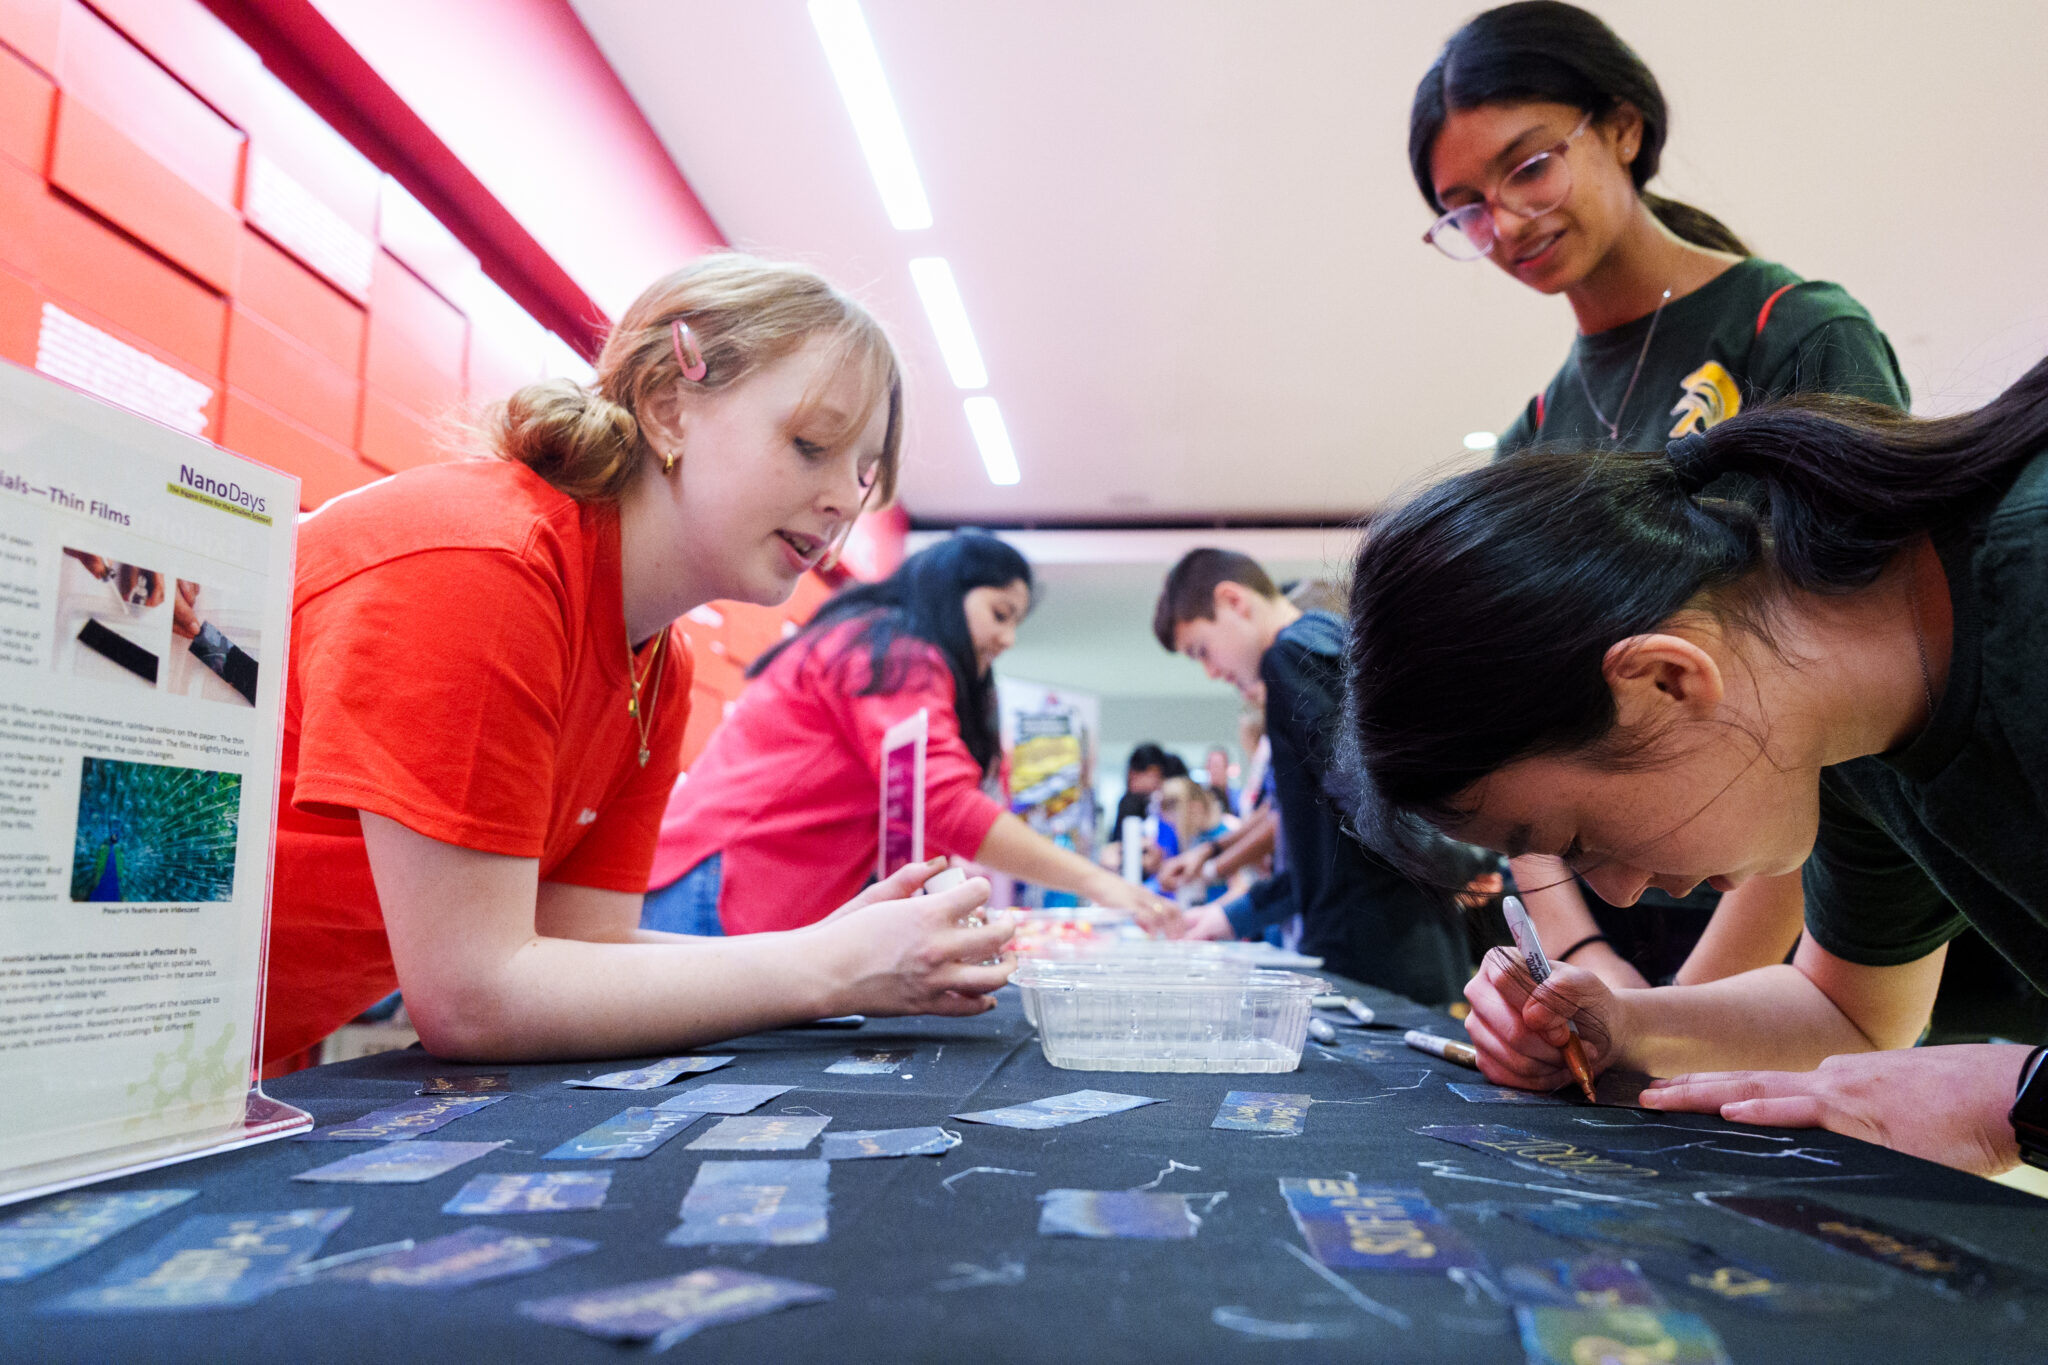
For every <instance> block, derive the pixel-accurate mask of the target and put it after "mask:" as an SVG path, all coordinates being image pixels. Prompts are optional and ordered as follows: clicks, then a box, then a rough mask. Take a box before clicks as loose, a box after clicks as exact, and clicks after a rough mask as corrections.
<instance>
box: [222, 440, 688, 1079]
mask: <svg viewBox="0 0 2048 1365" xmlns="http://www.w3.org/2000/svg"><path fill="white" fill-rule="evenodd" d="M666 655H667V657H666V659H665V660H664V661H663V663H662V667H661V670H660V673H661V677H660V692H659V694H658V696H657V697H656V700H655V703H654V708H653V713H652V717H651V721H652V724H651V729H650V732H649V748H650V749H652V751H653V755H654V756H653V758H652V759H651V760H650V761H649V762H648V764H647V766H646V767H644V768H643V767H641V766H640V764H639V761H638V751H639V747H640V741H639V734H638V731H637V729H636V727H635V724H634V720H633V717H632V716H631V715H630V714H628V712H627V710H626V701H627V698H628V697H629V696H630V695H631V684H630V681H629V678H628V676H627V672H626V668H627V661H626V626H625V614H624V607H623V604H622V601H621V597H620V584H619V519H618V513H617V511H616V509H614V508H611V507H608V506H591V505H584V504H580V503H577V502H576V501H574V500H573V499H571V498H569V497H567V496H565V495H564V494H562V493H560V492H557V491H556V490H555V489H554V488H553V487H551V486H550V485H549V484H548V483H547V482H546V481H545V480H543V479H541V478H540V477H539V476H538V475H536V474H534V473H533V472H532V471H531V470H529V469H527V468H526V467H525V466H523V465H517V464H511V463H507V462H504V461H499V460H470V461H460V462H455V463H450V464H440V465H431V466H427V467H424V468H421V469H415V470H411V471H409V472H407V473H404V474H399V475H396V476H395V477H392V478H389V479H384V480H382V481H380V482H378V483H374V484H371V485H370V486H369V487H367V488H363V489H360V490H358V491H356V492H354V493H349V494H346V495H344V496H342V497H339V498H336V499H334V500H333V501H332V502H329V503H328V504H327V505H326V506H325V507H323V508H321V509H320V510H319V511H318V512H316V513H314V514H312V515H311V516H308V517H307V518H306V519H305V522H304V523H303V525H302V527H301V529H300V531H299V550H298V573H297V581H296V587H295V590H294V593H293V619H292V641H291V670H290V672H289V674H288V675H287V682H286V691H285V728H284V754H283V762H282V767H283V773H282V778H281V787H280V792H279V800H278V837H277V868H276V873H275V877H274V882H273V886H272V895H271V919H270V965H269V983H268V990H267V995H266V1000H265V1015H264V1037H263V1051H264V1058H265V1061H266V1062H268V1061H271V1060H274V1059H277V1058H280V1057H287V1056H290V1055H291V1054H292V1053H295V1052H298V1051H300V1050H302V1049H304V1048H306V1047H309V1046H310V1045H312V1044H313V1043H315V1042H318V1041H319V1040H320V1039H322V1038H324V1037H326V1036H327V1035H328V1034H329V1033H332V1032H333V1031H334V1030H335V1029H336V1028H339V1027H340V1026H341V1025H342V1024H345V1023H347V1022H348V1021H349V1020H350V1019H352V1018H353V1017H355V1016H356V1015H357V1014H360V1013H361V1012H362V1011H363V1010H364V1009H366V1008H368V1007H369V1006H370V1005H372V1004H375V1003H376V1002H377V1001H378V1000H379V999H381V998H383V997H384V996H386V995H388V994H390V993H391V991H392V990H394V989H395V988H396V987H397V986H398V975H397V970H396V968H395V967H394V966H393V965H392V961H391V945H390V941H389V940H388V938H387V937H386V935H385V932H384V916H383V911H382V909H381V907H380V906H379V905H378V902H377V889H376V886H375V884H374V882H373V881H372V880H371V877H370V863H369V858H368V855H367V854H366V852H365V850H364V847H363V834H362V824H361V822H360V821H358V820H357V819H356V812H357V811H359V810H367V811H374V812H376V813H377V814H379V815H383V816H387V817H389V818H390V819H392V820H396V821H397V822H398V823H400V824H402V825H404V826H406V827H407V828H408V829H411V830H414V831H415V832H417V833H420V834H424V835H426V836H427V837H428V838H430V839H438V840H440V841H442V842H444V843H450V844H460V845H462V846H464V847H466V848H473V849H479V850H481V851H483V852H486V853H501V854H505V855H507V856H510V857H515V858H537V859H539V860H540V877H541V880H542V881H550V882H564V883H569V884H572V885H576V886H590V887H599V888H603V889H606V890H614V891H627V892H633V893H636V894H637V893H639V892H641V891H644V890H645V889H646V886H647V873H648V868H649V867H650V865H651V864H652V862H653V858H654V842H655V836H656V834H657V832H658V831H659V829H660V825H661V813H662V809H663V807H664V806H665V805H666V804H667V801H668V793H669V788H670V787H672V786H674V785H675V779H676V773H677V771H678V769H679V767H680V747H681V743H682V736H683V726H684V722H685V720H686V719H687V718H688V713H689V699H690V662H689V658H690V655H689V650H688V648H687V647H686V646H685V645H684V644H683V642H682V641H681V640H680V639H675V638H672V639H671V640H670V641H669V645H668V648H667V650H666ZM640 658H641V659H642V660H644V659H645V658H646V653H645V651H643V652H642V653H641V656H640ZM649 686H651V684H643V688H642V693H643V696H644V695H646V692H647V688H648V687H649Z"/></svg>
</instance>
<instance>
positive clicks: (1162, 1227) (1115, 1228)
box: [1038, 1190, 1202, 1241]
mask: <svg viewBox="0 0 2048 1365" xmlns="http://www.w3.org/2000/svg"><path fill="white" fill-rule="evenodd" d="M1038 1198H1039V1205H1038V1235H1039V1236H1041V1237H1137V1238H1143V1239H1147V1240H1151V1241H1180V1240H1184V1239H1186V1238H1189V1237H1193V1236H1194V1235H1195V1230H1196V1229H1197V1228H1199V1227H1200V1226H1201V1225H1202V1220H1201V1219H1200V1218H1198V1217H1196V1216H1195V1211H1194V1210H1193V1209H1191V1208H1189V1207H1188V1197H1187V1196H1186V1195H1184V1194H1166V1193H1163V1192H1161V1191H1159V1190H1047V1191H1046V1192H1045V1193H1044V1194H1042V1195H1040V1196H1039V1197H1038Z"/></svg>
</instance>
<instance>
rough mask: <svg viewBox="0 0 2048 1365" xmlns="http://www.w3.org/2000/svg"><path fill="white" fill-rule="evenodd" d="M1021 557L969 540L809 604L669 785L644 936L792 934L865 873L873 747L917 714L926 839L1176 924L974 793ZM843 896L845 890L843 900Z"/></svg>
mask: <svg viewBox="0 0 2048 1365" xmlns="http://www.w3.org/2000/svg"><path fill="white" fill-rule="evenodd" d="M1031 583H1032V579H1031V565H1030V562H1029V561H1027V560H1026V559H1025V558H1024V556H1023V555H1022V554H1020V553H1019V552H1018V551H1017V549H1016V548H1015V547H1014V546H1012V545H1010V544H1008V543H1007V542H1005V541H1003V540H1001V539H999V538H997V537H995V536H991V535H985V534H982V533H980V532H974V531H967V532H961V533H959V534H957V535H952V536H948V537H946V538H945V539H944V540H941V541H939V542H937V543H936V544H933V545H928V546H926V547H925V548H924V549H922V550H919V551H918V552H917V553H916V554H914V555H911V556H910V557H909V558H908V559H906V560H904V561H903V563H902V564H900V565H899V566H897V569H896V571H895V572H894V573H892V574H890V575H889V576H888V577H887V578H885V579H883V580H882V581H881V582H879V583H860V584H855V585H853V586H851V587H848V588H843V589H841V590H840V592H839V593H838V594H837V595H836V596H834V597H833V598H831V599H830V600H829V601H827V602H826V603H825V604H824V605H823V606H821V607H819V608H818V610H817V613H816V614H815V615H813V616H812V617H811V619H810V620H809V621H808V622H806V623H805V625H804V627H803V629H802V630H800V631H798V632H797V633H796V634H794V635H792V636H790V637H789V638H788V639H786V640H783V641H781V642H780V643H778V644H776V645H775V646H774V647H773V648H772V649H769V650H767V651H766V652H765V653H763V654H762V655H761V657H760V658H758V659H756V660H755V661H754V662H753V664H752V665H751V666H750V667H749V668H748V670H747V676H748V677H750V678H751V679H753V682H752V683H751V684H750V685H749V686H748V688H747V690H746V692H745V693H744V694H743V695H742V696H741V697H740V699H739V702H738V703H737V704H736V705H735V706H734V708H733V711H732V714H731V715H729V716H727V717H726V718H725V720H724V722H723V723H722V724H720V725H719V727H718V729H717V730H716V731H714V732H713V733H712V736H711V743H710V744H709V745H708V746H707V747H706V748H705V750H704V752H703V753H702V754H700V755H698V758H697V761H696V762H695V763H693V764H692V765H691V766H690V772H689V776H688V777H687V778H686V779H684V780H683V781H682V782H680V783H678V784H677V785H676V788H675V791H674V793H673V794H672V795H671V796H670V797H669V803H668V810H667V812H666V813H665V814H664V815H663V817H662V832H661V840H660V843H659V845H658V846H657V847H656V849H655V854H654V870H653V874H652V878H651V882H650V889H649V891H648V894H647V900H646V902H645V904H644V906H643V908H642V911H641V918H640V924H641V927H642V928H643V929H658V930H665V931H668V932H673V933H685V934H693V935H700V936H706V937H715V936H722V935H727V934H731V935H741V934H758V933H762V932H764V931H769V930H785V929H801V928H804V927H805V926H807V925H810V924H815V923H816V922H817V921H819V920H821V919H824V918H825V917H826V916H827V915H830V914H831V913H832V911H833V908H834V907H835V906H838V905H840V904H841V903H842V902H844V901H846V900H847V899H848V898H850V897H851V896H853V895H854V893H855V892H857V891H859V890H860V888H861V884H862V882H863V881H865V880H866V879H867V878H868V877H869V876H870V875H871V874H872V872H873V871H874V869H875V865H876V855H877V853H878V852H879V849H878V847H877V845H878V843H879V839H880V829H879V824H878V822H877V820H876V802H877V796H876V793H877V791H878V790H879V788H878V783H879V782H880V780H881V755H880V749H881V742H882V737H883V736H884V735H885V734H887V733H888V731H889V730H890V729H891V728H892V727H893V726H895V725H897V724H898V723H899V722H901V721H904V720H907V719H909V718H910V717H911V716H913V715H915V714H916V713H917V712H918V711H920V710H922V711H923V712H924V713H925V715H926V723H927V725H928V727H929V733H928V735H927V741H926V753H925V769H924V820H925V837H926V840H927V842H928V845H929V847H930V848H931V849H933V850H935V851H937V852H940V853H944V854H948V855H953V856H958V857H962V858H972V859H973V860H974V861H976V862H978V863H980V864H982V865H983V866H986V867H991V868H994V869H995V870H997V871H998V872H1006V873H1008V874H1010V875H1011V876H1013V877H1017V878H1019V879H1021V880H1023V881H1027V882H1033V883H1036V884H1037V885H1040V886H1049V887H1052V888H1054V889H1056V890H1060V891H1070V892H1074V893H1076V894H1078V895H1081V896H1085V897H1086V898H1087V899H1088V900H1089V901H1090V902H1092V903H1094V904H1097V905H1107V906H1113V907H1115V908H1117V909H1121V910H1129V911H1131V912H1132V913H1133V914H1135V915H1136V916H1138V918H1139V919H1140V921H1141V922H1143V923H1145V924H1147V925H1148V926H1149V927H1160V928H1164V927H1167V926H1171V925H1175V924H1177V923H1178V919H1179V912H1178V911H1177V910H1176V909H1175V908H1174V907H1173V906H1172V905H1170V904H1169V903H1168V902H1166V901H1163V900H1161V899H1160V898H1159V897H1157V896H1154V895H1153V894H1151V893H1150V892H1148V891H1146V890H1145V889H1144V888H1143V887H1141V886H1138V885H1136V884H1135V883H1132V882H1127V881H1125V880H1124V879H1123V878H1121V877H1119V876H1117V875H1116V873H1114V872H1112V871H1110V870H1109V869H1107V868H1103V867H1098V866H1096V865H1095V864H1094V863H1093V862H1091V861H1089V860H1088V859H1087V858H1084V857H1082V856H1081V855H1080V854H1078V853H1075V852H1074V851H1073V850H1071V849H1068V848H1062V847H1061V846H1060V845H1058V844H1056V843H1054V842H1053V841H1052V840H1050V839H1047V838H1045V837H1044V836H1043V835H1041V834H1038V833H1037V832H1036V831H1034V830H1033V829H1032V828H1031V827H1030V826H1029V825H1026V824H1025V823H1024V822H1023V821H1022V820H1020V819H1018V818H1017V817H1016V816H1014V815H1012V814H1010V813H1009V812H1008V811H1006V810H1004V809H1003V806H1002V803H1001V802H999V801H996V800H995V799H994V798H992V797H990V796H989V795H988V794H987V793H986V792H985V791H983V786H984V784H985V783H986V782H987V781H988V780H989V779H990V778H992V777H994V776H995V773H996V768H997V766H998V764H999V763H1000V762H1001V759H1002V744H1001V740H1000V737H999V735H998V734H997V725H996V686H995V675H994V673H993V672H992V668H993V665H994V663H995V661H996V659H997V657H998V656H1000V655H1001V654H1002V653H1003V652H1004V651H1005V650H1007V649H1009V647H1010V646H1011V645H1012V644H1013V643H1014V642H1015V641H1016V638H1017V627H1018V626H1019V625H1020V624H1021V623H1022V622H1023V619H1024V616H1025V614H1026V613H1027V612H1028V611H1030V609H1031ZM842 892H844V893H845V894H843V895H842V894H841V893H842Z"/></svg>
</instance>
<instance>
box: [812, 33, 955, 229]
mask: <svg viewBox="0 0 2048 1365" xmlns="http://www.w3.org/2000/svg"><path fill="white" fill-rule="evenodd" d="M811 23H812V25H813V26H815V27H816V28H817V30H818V39H819V41H820V42H822V43H824V44H825V58H826V60H827V61H829V62H831V64H832V75H833V78H834V79H835V80H837V81H838V82H839V94H840V96H841V97H842V98H844V99H845V101H846V112H847V113H849V114H851V115H852V116H853V131H854V133H855V135H856V136H858V137H859V138H860V149H861V151H862V152H863V153H864V154H866V156H867V159H868V171H869V172H870V173H871V174H872V175H873V176H874V177H875V188H876V189H878V190H880V191H881V192H882V205H883V207H884V208H886V209H888V211H889V221H890V222H891V223H894V224H895V225H896V226H897V227H898V228H899V229H901V230H902V231H905V232H910V231H914V230H916V229H918V228H928V227H930V226H931V225H932V206H931V203H930V202H929V201H928V200H926V198H925V197H924V182H923V181H922V180H920V179H918V175H917V163H916V162H915V161H914V160H912V159H911V156H910V140H909V139H908V138H906V137H904V135H903V120H901V119H900V118H898V117H897V116H896V101H895V99H894V98H893V97H892V96H891V95H890V94H889V78H888V77H887V76H884V75H883V74H882V59H881V58H880V57H879V56H877V55H876V53H875V40H874V38H873V37H872V36H871V35H870V34H869V33H868V22H867V20H866V19H865V18H864V17H862V15H861V12H860V0H811Z"/></svg>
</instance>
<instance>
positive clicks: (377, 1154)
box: [292, 1139, 505, 1185]
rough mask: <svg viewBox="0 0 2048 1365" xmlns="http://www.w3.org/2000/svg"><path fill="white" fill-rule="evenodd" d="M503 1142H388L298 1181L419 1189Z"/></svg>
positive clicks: (318, 1168) (303, 1175)
mask: <svg viewBox="0 0 2048 1365" xmlns="http://www.w3.org/2000/svg"><path fill="white" fill-rule="evenodd" d="M504 1145H505V1144H504V1143H502V1142H436V1141H434V1140H432V1139H423V1140H421V1141H417V1142H387V1143H385V1144H384V1145H383V1146H382V1147H378V1148H376V1149H374V1150H372V1151H368V1152H356V1153H354V1154H352V1155H350V1156H345V1157H343V1158H342V1159H341V1160H339V1161H330V1162H328V1163H327V1164H326V1165H325V1166H315V1167H314V1168H313V1169H312V1170H310V1171H300V1172H299V1173H298V1174H297V1175H295V1176H293V1177H292V1179H294V1180H313V1181H338V1182H341V1183H344V1184H351V1185H416V1184H418V1183H419V1182H420V1181H422V1180H432V1179H433V1178H434V1177H435V1176H437V1175H446V1174H447V1173H448V1172H450V1171H452V1170H454V1169H455V1168H456V1167H457V1166H461V1165H464V1164H466V1163H468V1162H471V1161H475V1160H476V1159H477V1158H478V1157H480V1156H487V1155H489V1154H490V1153H492V1152H495V1151H497V1150H498V1149H499V1148H500V1147H503V1146H504Z"/></svg>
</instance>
